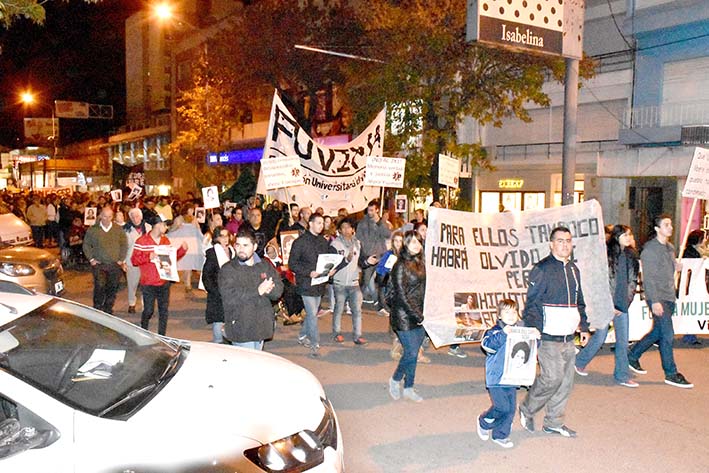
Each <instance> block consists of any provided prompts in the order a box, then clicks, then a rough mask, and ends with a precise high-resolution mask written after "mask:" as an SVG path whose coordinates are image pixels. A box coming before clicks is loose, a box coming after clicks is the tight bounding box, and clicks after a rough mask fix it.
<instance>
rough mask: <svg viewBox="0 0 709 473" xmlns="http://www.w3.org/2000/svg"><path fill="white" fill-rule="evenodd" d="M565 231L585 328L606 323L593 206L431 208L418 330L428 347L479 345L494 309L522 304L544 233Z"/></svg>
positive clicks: (608, 311) (597, 212)
mask: <svg viewBox="0 0 709 473" xmlns="http://www.w3.org/2000/svg"><path fill="white" fill-rule="evenodd" d="M559 225H563V226H565V227H568V228H569V229H570V230H571V235H572V238H573V245H574V252H573V257H574V259H575V262H576V264H577V265H578V267H579V270H580V271H581V287H582V289H583V293H584V297H585V301H586V312H587V315H588V319H589V322H590V323H591V326H592V327H594V328H595V327H598V326H600V325H602V324H605V323H606V322H608V320H610V318H611V317H612V316H613V303H612V300H611V295H610V290H609V286H608V266H607V262H606V261H607V258H606V244H605V235H604V231H603V216H602V213H601V206H600V204H599V203H598V202H597V201H596V200H589V201H586V202H583V203H581V204H576V205H567V206H564V207H556V208H551V209H542V210H530V211H525V212H503V213H497V214H480V213H471V212H459V211H455V210H447V209H439V208H432V209H431V210H430V212H429V216H428V233H427V235H426V245H425V255H426V298H425V302H424V326H425V327H426V331H427V332H428V334H429V336H430V337H431V341H432V342H433V343H434V345H436V346H440V345H449V344H453V343H464V342H470V341H479V340H480V338H481V336H482V333H483V332H484V330H485V329H487V328H489V327H491V326H492V325H494V323H495V320H496V319H495V315H496V309H497V303H498V301H500V300H502V299H513V300H515V301H516V302H517V304H518V305H519V308H520V313H521V311H522V309H523V307H524V303H525V300H526V297H527V284H528V276H529V272H530V271H531V270H532V267H533V266H534V264H536V263H537V262H538V261H540V260H541V259H542V258H545V257H546V256H547V255H548V254H549V251H550V249H549V237H550V234H551V230H552V229H553V228H554V227H556V226H559Z"/></svg>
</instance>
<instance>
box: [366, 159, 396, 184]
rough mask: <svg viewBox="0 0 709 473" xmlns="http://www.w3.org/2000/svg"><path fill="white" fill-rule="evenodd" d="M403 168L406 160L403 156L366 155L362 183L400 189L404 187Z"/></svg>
mask: <svg viewBox="0 0 709 473" xmlns="http://www.w3.org/2000/svg"><path fill="white" fill-rule="evenodd" d="M405 170H406V160H405V159H404V158H384V157H381V156H368V157H367V175H366V177H365V178H364V185H365V186H380V187H394V188H396V189H401V188H402V187H404V172H405Z"/></svg>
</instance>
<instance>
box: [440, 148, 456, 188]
mask: <svg viewBox="0 0 709 473" xmlns="http://www.w3.org/2000/svg"><path fill="white" fill-rule="evenodd" d="M459 180H460V163H459V162H458V160H457V159H456V158H451V157H450V156H446V155H445V154H439V155H438V183H439V184H442V185H444V186H448V187H452V188H454V189H457V188H458V181H459Z"/></svg>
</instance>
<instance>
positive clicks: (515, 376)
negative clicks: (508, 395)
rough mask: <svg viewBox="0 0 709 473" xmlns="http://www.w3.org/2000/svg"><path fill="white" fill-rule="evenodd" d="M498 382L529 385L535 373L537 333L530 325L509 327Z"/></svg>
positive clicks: (532, 381)
mask: <svg viewBox="0 0 709 473" xmlns="http://www.w3.org/2000/svg"><path fill="white" fill-rule="evenodd" d="M510 329H511V331H510V333H508V334H507V342H506V344H505V367H504V370H503V372H502V378H501V379H500V384H505V385H510V386H531V385H532V383H534V377H535V375H536V373H537V339H536V337H537V335H536V329H534V328H531V327H510Z"/></svg>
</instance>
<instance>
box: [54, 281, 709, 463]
mask: <svg viewBox="0 0 709 473" xmlns="http://www.w3.org/2000/svg"><path fill="white" fill-rule="evenodd" d="M66 283H67V284H66V286H67V292H66V294H65V297H67V298H70V299H74V300H78V301H80V302H83V303H89V304H90V300H91V277H90V275H89V274H88V273H76V272H68V273H67V277H66ZM205 299H206V296H205V295H204V293H202V292H201V291H197V290H195V291H193V292H192V295H190V296H186V294H185V292H184V289H183V287H182V286H177V285H175V286H173V288H172V299H171V315H170V321H169V323H168V332H167V333H168V335H170V336H173V337H181V338H186V339H191V340H209V339H210V337H211V331H210V328H209V327H208V326H207V325H206V324H205V322H204V318H203V312H204V306H205ZM126 311H127V303H126V300H125V290H124V291H123V292H122V293H121V294H120V295H119V299H118V302H117V303H116V315H118V316H121V317H126V318H127V319H128V320H130V321H132V322H137V321H138V319H139V314H136V315H137V317H135V316H132V317H128V314H127V313H126ZM155 319H157V315H156V316H155ZM155 324H157V320H154V321H153V325H151V329H153V330H155ZM363 326H364V332H365V333H364V336H365V337H366V338H367V339H368V340H369V342H370V343H369V345H367V346H366V347H355V346H354V345H353V344H352V343H351V342H349V341H348V342H346V343H344V344H334V343H333V342H330V341H329V340H330V337H329V330H330V317H329V316H327V317H325V318H323V319H321V321H320V330H321V337H322V343H321V344H322V352H323V353H322V354H323V356H322V357H321V358H320V359H317V360H314V359H310V358H308V357H307V356H306V355H307V350H306V349H304V348H303V347H300V346H299V345H298V344H297V343H296V341H295V340H296V336H297V332H298V328H297V327H299V326H292V327H283V326H281V325H279V327H278V329H277V333H276V336H275V340H274V341H273V342H269V343H267V344H266V347H265V349H266V350H267V351H269V352H273V353H276V354H278V355H280V356H283V357H285V358H287V359H289V360H292V361H293V362H295V363H298V364H300V365H303V366H305V367H306V368H308V369H309V370H310V371H312V372H313V373H314V374H315V375H316V376H317V377H318V378H319V379H320V381H321V383H322V384H323V386H324V387H325V391H326V392H327V394H328V396H329V397H330V399H331V400H332V403H333V404H334V406H335V409H336V410H337V413H338V416H339V420H340V424H341V427H342V432H343V436H344V442H345V458H346V465H347V471H348V472H350V473H352V472H354V473H377V472H385V473H414V472H447V473H454V472H472V471H534V472H537V471H539V472H555V471H581V472H585V471H630V472H634V471H653V472H674V471H683V472H707V471H709V444H708V443H707V438H709V426H707V421H708V419H707V417H708V416H707V414H708V413H709V408H708V407H707V402H708V400H709V363H708V362H709V357H708V356H707V355H708V353H709V338H706V337H705V338H704V339H703V340H704V346H703V347H701V348H698V349H697V348H686V347H683V346H681V344H680V343H677V344H676V346H677V348H676V349H675V357H676V360H677V364H678V366H679V367H680V370H681V371H682V373H684V374H685V376H686V377H687V378H688V379H689V380H690V381H691V382H693V383H695V388H694V389H689V390H683V389H678V388H674V387H670V386H667V385H665V384H664V383H663V376H662V372H661V368H660V361H659V354H658V352H657V351H656V350H654V349H653V350H651V351H650V352H648V353H647V354H646V355H645V356H644V357H643V358H642V360H641V362H642V365H643V367H645V368H646V369H647V370H648V374H647V375H645V376H640V377H638V378H636V379H637V381H638V382H639V383H640V388H639V389H628V388H623V387H619V386H615V385H614V384H613V381H612V371H613V358H612V354H611V352H610V350H609V349H608V348H607V347H606V348H604V349H603V350H602V351H601V353H600V354H599V356H598V357H597V358H596V359H595V360H594V361H593V362H592V363H591V365H590V366H589V371H590V375H589V376H588V377H587V378H579V377H577V378H576V381H577V384H576V387H575V388H574V392H573V395H572V397H571V401H570V403H569V406H568V408H567V414H568V415H567V419H566V422H567V424H568V425H569V426H570V427H571V428H573V429H575V430H577V431H578V432H579V436H578V438H576V439H564V438H559V437H550V436H548V435H545V434H542V433H536V434H528V433H526V432H523V431H522V430H521V427H520V426H519V423H518V421H517V419H515V423H514V425H513V429H512V435H511V439H512V440H513V441H514V442H515V448H513V449H511V450H504V449H502V448H500V447H498V446H497V445H495V444H493V443H491V442H487V443H483V442H481V441H480V440H479V439H478V437H477V435H476V433H475V427H474V420H475V417H476V416H477V415H478V414H479V413H480V412H482V411H483V410H484V409H486V408H487V407H488V405H489V400H488V397H487V394H486V391H485V386H484V357H483V355H482V353H481V352H480V349H479V345H478V344H473V345H464V346H463V347H464V349H465V351H466V352H467V353H468V354H469V355H470V356H469V357H468V358H466V359H459V358H454V357H451V356H449V355H448V354H447V353H446V351H447V350H446V349H445V348H444V349H441V350H438V351H433V350H429V354H430V357H431V359H432V363H431V364H428V365H419V368H418V371H417V383H416V386H417V389H418V391H419V393H420V394H421V395H422V396H423V397H424V398H425V401H424V402H423V403H421V404H413V403H410V402H404V401H398V402H393V401H392V400H391V399H390V398H389V396H388V393H387V389H386V382H387V379H388V378H389V377H390V376H391V373H392V372H393V370H394V367H395V365H394V362H393V361H392V360H391V359H390V357H389V348H390V338H389V335H388V333H387V319H386V318H383V317H380V316H378V315H376V314H375V313H374V312H371V311H366V312H365V315H364V322H363ZM349 327H351V325H350V324H349V321H348V320H344V321H343V328H344V329H347V328H349ZM350 338H351V337H348V338H347V340H349V339H350ZM523 396H524V391H520V392H519V394H518V401H519V400H521V399H522V398H523ZM283 402H284V403H288V393H287V392H284V393H283ZM293 408H294V409H297V408H298V406H295V405H294V406H293ZM541 420H542V419H541V416H537V419H536V421H537V425H538V426H540V425H541Z"/></svg>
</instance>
